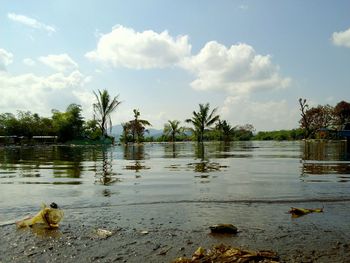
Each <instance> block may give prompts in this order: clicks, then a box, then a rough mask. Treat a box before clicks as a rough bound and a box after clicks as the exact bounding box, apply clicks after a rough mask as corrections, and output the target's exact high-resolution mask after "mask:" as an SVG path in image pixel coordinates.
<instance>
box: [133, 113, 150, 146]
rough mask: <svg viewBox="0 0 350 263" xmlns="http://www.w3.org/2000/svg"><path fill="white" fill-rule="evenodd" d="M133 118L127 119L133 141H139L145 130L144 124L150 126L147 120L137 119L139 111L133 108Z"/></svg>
mask: <svg viewBox="0 0 350 263" xmlns="http://www.w3.org/2000/svg"><path fill="white" fill-rule="evenodd" d="M133 112H134V119H133V120H131V121H129V125H130V130H131V134H132V140H133V142H140V141H141V139H142V137H143V134H144V132H145V131H147V130H146V128H145V126H152V125H151V123H150V122H149V121H147V120H142V119H139V117H140V111H139V110H138V109H134V110H133Z"/></svg>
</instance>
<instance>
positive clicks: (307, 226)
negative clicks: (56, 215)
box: [0, 201, 350, 262]
mask: <svg viewBox="0 0 350 263" xmlns="http://www.w3.org/2000/svg"><path fill="white" fill-rule="evenodd" d="M293 205H295V206H299V207H300V206H301V207H310V206H311V207H313V206H315V204H314V203H310V204H307V203H300V204H298V203H295V204H293ZM323 205H324V208H325V212H324V213H319V214H318V213H317V214H309V215H306V216H303V217H301V218H297V219H292V218H291V216H290V215H289V214H287V213H286V212H287V211H288V209H289V204H232V203H230V204H227V203H220V204H213V203H199V204H198V203H197V204H194V203H181V204H152V205H142V204H141V205H133V206H127V205H125V206H105V207H94V208H81V209H73V208H70V209H66V210H65V218H64V220H63V221H62V222H61V224H60V228H59V229H57V230H46V229H42V228H40V227H35V228H30V229H16V227H15V226H14V225H6V226H1V227H0V234H1V236H2V239H3V242H2V244H1V245H0V262H8V261H11V262H141V261H143V262H171V261H172V260H174V259H176V258H177V257H181V256H186V257H191V255H192V254H193V253H194V251H195V250H196V249H197V248H198V247H199V246H201V247H204V248H210V247H211V246H213V245H217V244H221V243H222V244H226V245H231V246H234V247H241V248H245V249H252V250H272V251H275V252H277V253H278V255H279V256H280V260H281V262H347V260H348V258H349V257H350V251H349V249H348V248H349V247H350V241H349V240H350V239H349V234H348V233H350V232H349V230H350V226H348V224H347V222H349V219H350V212H348V211H349V210H350V209H349V208H350V204H349V203H348V202H346V201H345V202H334V203H323ZM63 209H64V208H63ZM218 214H220V216H219V218H220V222H218V221H217V220H218V219H217V218H218V217H217V215H218ZM222 221H223V222H222ZM216 223H232V224H234V225H235V226H237V227H238V230H239V233H238V234H237V235H213V234H210V230H209V228H208V227H209V226H210V225H212V224H216ZM97 229H106V230H108V231H111V232H112V235H111V236H110V237H106V238H101V237H100V236H98V235H97V234H96V230H97Z"/></svg>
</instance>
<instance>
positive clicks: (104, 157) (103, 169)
mask: <svg viewBox="0 0 350 263" xmlns="http://www.w3.org/2000/svg"><path fill="white" fill-rule="evenodd" d="M99 154H100V156H99V155H97V156H98V158H96V160H95V172H96V173H95V177H96V180H95V183H100V184H102V185H112V184H114V183H116V182H120V179H119V178H118V173H116V172H114V171H113V165H112V163H113V151H111V150H110V149H108V148H105V147H103V148H102V150H101V152H99ZM104 195H105V196H108V195H106V194H105V193H104Z"/></svg>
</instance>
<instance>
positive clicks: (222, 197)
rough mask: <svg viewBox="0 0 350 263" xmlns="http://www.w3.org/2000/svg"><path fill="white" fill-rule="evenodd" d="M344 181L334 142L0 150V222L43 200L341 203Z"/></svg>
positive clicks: (339, 147)
mask: <svg viewBox="0 0 350 263" xmlns="http://www.w3.org/2000/svg"><path fill="white" fill-rule="evenodd" d="M348 182H350V161H349V156H348V155H346V153H345V143H344V142H340V141H339V142H316V141H313V142H303V141H302V142H230V143H219V142H210V143H209V142H205V143H204V144H197V143H191V142H183V143H180V142H179V143H146V144H139V145H137V144H135V145H125V146H124V145H122V146H111V147H105V146H104V147H102V146H89V147H88V146H82V147H78V146H76V147H72V146H42V147H27V148H25V147H23V148H21V147H0V196H1V198H0V222H1V220H2V217H4V215H5V219H7V218H6V212H7V211H12V210H13V208H18V209H19V210H20V209H25V208H26V207H36V206H37V205H38V204H40V203H42V202H45V201H46V202H52V201H55V202H57V203H60V204H62V205H63V206H71V207H78V206H85V207H88V206H90V205H94V206H99V205H105V204H113V205H118V204H130V203H143V202H144V203H150V202H177V201H190V202H192V201H201V202H202V201H206V202H207V201H225V202H226V201H227V202H237V201H242V200H244V201H249V202H258V201H264V202H265V201H266V200H267V201H268V202H270V201H273V202H274V201H276V200H279V201H281V200H282V201H284V200H310V199H312V200H315V199H316V200H318V199H320V198H327V199H332V200H333V199H334V200H338V199H347V200H348V199H350V192H349V191H348ZM9 219H10V218H9Z"/></svg>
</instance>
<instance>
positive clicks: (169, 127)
mask: <svg viewBox="0 0 350 263" xmlns="http://www.w3.org/2000/svg"><path fill="white" fill-rule="evenodd" d="M184 131H185V128H184V127H181V126H180V121H178V120H173V121H171V120H168V123H166V124H165V125H164V130H163V133H164V135H166V136H171V140H172V142H175V136H176V134H183V133H184Z"/></svg>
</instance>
